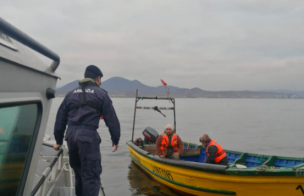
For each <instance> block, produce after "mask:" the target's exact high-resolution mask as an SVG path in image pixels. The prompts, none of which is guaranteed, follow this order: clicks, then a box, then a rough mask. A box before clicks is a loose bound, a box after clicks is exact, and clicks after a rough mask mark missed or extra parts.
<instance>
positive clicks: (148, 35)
mask: <svg viewBox="0 0 304 196" xmlns="http://www.w3.org/2000/svg"><path fill="white" fill-rule="evenodd" d="M0 17H2V18H3V19H5V20H6V21H8V22H10V23H11V24H13V25H14V26H16V27H18V28H19V29H21V30H22V31H24V32H25V33H26V34H28V35H30V36H32V37H33V38H35V39H36V40H38V41H39V42H41V43H43V44H44V45H46V46H47V47H49V48H50V49H52V50H53V51H55V52H56V53H58V54H59V55H60V57H61V65H60V67H59V68H58V71H57V73H58V74H59V75H60V76H61V77H62V80H61V81H59V83H58V86H62V85H64V84H66V83H68V82H71V81H73V80H76V79H81V78H82V76H83V71H84V69H85V67H86V66H87V65H89V64H95V65H98V66H99V67H100V68H101V70H102V71H103V73H104V78H103V80H106V79H108V78H110V77H113V76H121V77H124V78H127V79H130V80H134V79H137V80H139V81H141V82H142V83H144V84H147V85H150V86H158V85H161V83H160V80H159V79H164V80H165V81H166V82H167V83H168V84H169V85H174V86H179V87H185V88H193V87H199V88H201V89H204V90H262V89H289V90H298V91H303V90H304V1H303V0H208V1H207V0H191V1H189V0H188V1H187V0H183V1H181V0H106V1H103V0H90V1H88V0H83V1H76V0H73V1H72V0H65V1H62V0H52V1H41V0H27V1H24V0H13V1H5V0H0Z"/></svg>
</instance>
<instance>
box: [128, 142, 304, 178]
mask: <svg viewBox="0 0 304 196" xmlns="http://www.w3.org/2000/svg"><path fill="white" fill-rule="evenodd" d="M126 143H127V145H129V146H130V147H131V148H132V149H134V150H135V151H136V152H138V153H139V154H141V155H143V156H145V157H147V158H149V159H152V160H154V161H156V162H159V163H162V164H166V165H171V166H176V167H181V168H187V169H193V170H198V171H204V172H207V173H219V174H226V175H238V176H282V177H283V176H294V177H302V176H304V169H303V170H302V169H300V167H302V166H304V164H303V165H302V164H300V165H297V166H294V167H275V168H272V167H271V166H270V167H268V168H267V169H260V167H251V168H237V167H235V164H230V165H229V166H223V165H214V164H208V163H197V162H190V161H184V162H181V161H174V160H171V159H163V158H159V157H158V156H155V155H153V154H151V153H149V152H147V151H145V150H143V149H141V148H140V147H138V146H136V145H135V144H134V143H133V142H132V141H131V140H130V141H127V142H126ZM235 152H238V151H235ZM243 154H245V153H243ZM247 154H248V155H258V154H254V153H247ZM266 156H267V157H272V156H270V155H265V157H266ZM278 158H279V157H278ZM298 159H300V158H298ZM236 160H237V159H236ZM302 160H303V159H302ZM299 166H300V167H299Z"/></svg>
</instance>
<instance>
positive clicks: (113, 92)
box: [56, 77, 304, 99]
mask: <svg viewBox="0 0 304 196" xmlns="http://www.w3.org/2000/svg"><path fill="white" fill-rule="evenodd" d="M78 82H79V80H75V81H73V82H70V83H68V84H66V85H64V86H63V87H61V88H58V89H56V95H57V96H64V95H65V94H66V93H67V92H69V91H70V90H72V89H73V88H76V87H77V86H78ZM101 88H103V89H105V90H106V91H108V93H109V95H110V96H111V97H135V94H136V89H138V92H139V96H166V93H165V89H164V87H163V86H162V85H160V86H157V87H152V86H147V85H145V84H143V83H141V82H139V81H138V80H133V81H130V80H127V79H125V78H121V77H113V78H110V79H108V80H106V81H104V82H102V83H101ZM167 88H168V89H169V92H170V96H171V97H175V98H256V99H262V98H267V99H303V98H304V95H300V94H294V93H282V92H262V91H261V92H256V91H204V90H202V89H200V88H192V89H187V88H178V87H175V86H167Z"/></svg>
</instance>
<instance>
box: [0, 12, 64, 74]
mask: <svg viewBox="0 0 304 196" xmlns="http://www.w3.org/2000/svg"><path fill="white" fill-rule="evenodd" d="M0 30H1V31H2V32H3V33H5V34H6V35H7V36H9V37H11V38H13V39H15V40H17V41H19V42H20V43H22V44H24V45H26V46H27V47H29V48H31V49H33V50H35V51H36V52H38V53H40V54H42V55H44V56H46V57H48V58H50V59H52V60H53V63H52V64H51V65H50V67H49V69H50V70H51V71H52V72H55V71H56V69H57V67H58V66H59V63H60V57H59V56H58V55H57V54H56V53H55V52H53V51H51V50H50V49H48V48H47V47H45V46H43V45H42V44H40V43H39V42H37V41H36V40H34V39H33V38H31V37H30V36H28V35H26V34H25V33H23V32H22V31H20V30H19V29H17V28H16V27H14V26H13V25H11V24H9V23H8V22H6V21H5V20H3V19H2V18H0Z"/></svg>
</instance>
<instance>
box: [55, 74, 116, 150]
mask: <svg viewBox="0 0 304 196" xmlns="http://www.w3.org/2000/svg"><path fill="white" fill-rule="evenodd" d="M83 83H86V84H87V86H86V87H85V92H86V93H85V95H86V100H87V102H88V103H91V104H95V105H98V106H99V107H100V109H99V110H97V109H94V108H92V107H89V106H88V105H84V106H81V107H79V108H76V109H72V110H71V109H70V108H71V107H72V106H75V105H78V104H80V103H82V102H83V94H82V87H81V86H79V87H77V88H75V89H73V90H72V91H70V92H68V93H67V95H66V96H65V98H64V100H63V102H62V103H61V105H60V107H59V109H58V112H57V116H56V122H55V128H54V135H55V139H56V142H57V144H60V145H61V144H62V142H63V137H64V132H65V129H66V125H85V126H91V127H94V128H96V129H98V127H99V121H100V117H101V116H103V119H104V121H105V124H106V126H107V127H108V128H109V131H110V134H111V140H112V142H113V143H114V144H115V145H117V144H118V142H119V138H120V124H119V120H118V118H117V116H116V113H115V110H114V108H113V105H112V101H111V99H110V97H109V96H108V93H107V92H106V91H105V90H103V89H101V88H100V87H99V86H98V85H97V84H96V83H95V82H94V81H93V80H91V79H87V78H86V79H84V80H82V81H81V82H79V84H80V85H81V84H83ZM94 84H95V85H94Z"/></svg>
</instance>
